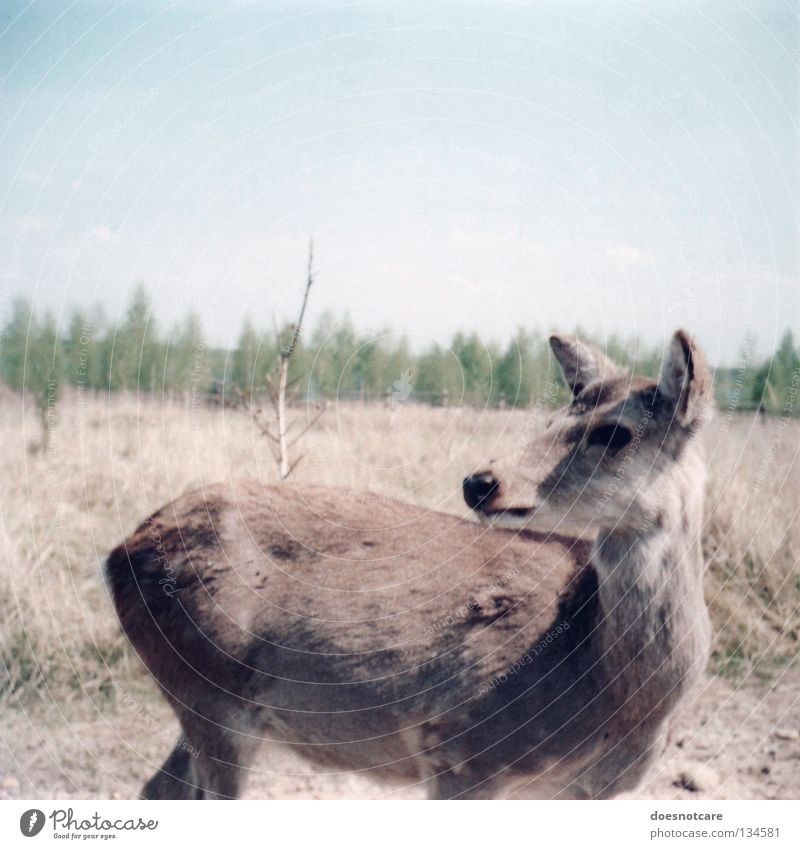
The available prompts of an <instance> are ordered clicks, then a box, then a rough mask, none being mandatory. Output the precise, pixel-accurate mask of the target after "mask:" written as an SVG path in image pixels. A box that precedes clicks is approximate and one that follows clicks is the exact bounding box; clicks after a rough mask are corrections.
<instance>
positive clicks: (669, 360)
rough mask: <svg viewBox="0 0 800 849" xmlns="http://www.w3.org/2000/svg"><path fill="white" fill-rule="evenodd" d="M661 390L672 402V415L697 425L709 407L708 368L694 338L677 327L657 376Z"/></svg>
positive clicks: (693, 425) (683, 422) (684, 423)
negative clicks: (659, 373) (673, 413)
mask: <svg viewBox="0 0 800 849" xmlns="http://www.w3.org/2000/svg"><path fill="white" fill-rule="evenodd" d="M658 388H659V389H660V390H661V394H662V395H664V396H665V397H666V398H668V399H669V400H670V401H672V402H673V403H674V404H675V419H676V421H678V422H679V423H680V424H682V425H684V426H685V427H696V426H698V425H699V424H701V423H702V421H703V420H704V419H705V418H706V417H707V415H708V413H709V412H710V409H711V397H712V385H711V372H710V371H709V370H708V366H707V365H706V360H705V357H704V356H703V352H702V351H701V350H700V349H699V348H698V347H697V345H696V344H695V341H694V339H692V337H691V336H690V335H689V334H688V333H687V332H686V331H685V330H679V331H677V333H676V334H675V335H674V336H673V337H672V340H671V341H670V344H669V351H668V352H667V356H666V358H665V359H664V363H663V365H662V366H661V375H660V377H659V378H658Z"/></svg>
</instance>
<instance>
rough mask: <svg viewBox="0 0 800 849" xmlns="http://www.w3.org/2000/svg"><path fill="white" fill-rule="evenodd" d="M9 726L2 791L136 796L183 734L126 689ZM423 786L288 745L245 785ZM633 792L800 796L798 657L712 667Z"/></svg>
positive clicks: (321, 791)
mask: <svg viewBox="0 0 800 849" xmlns="http://www.w3.org/2000/svg"><path fill="white" fill-rule="evenodd" d="M140 687H141V685H140ZM44 716H46V717H47V718H46V719H45V718H43V717H44ZM1 729H2V730H0V740H1V741H2V748H1V749H0V798H3V799H14V798H42V799H46V798H116V799H120V798H121V799H126V798H133V797H135V795H136V793H137V791H138V789H139V788H140V786H141V784H142V783H143V781H144V780H145V779H146V778H147V777H149V775H150V773H151V772H153V771H154V769H155V767H156V766H157V765H158V764H160V762H161V761H162V760H163V758H164V757H165V756H166V754H167V752H168V751H169V749H170V747H171V742H172V741H173V740H174V738H175V736H176V734H177V724H176V722H175V721H174V719H173V718H172V715H171V713H170V711H169V709H168V708H166V706H165V705H164V704H162V702H161V700H160V699H159V698H158V697H157V696H155V695H154V694H153V692H152V691H151V690H150V689H145V688H140V690H137V691H136V692H134V691H132V690H131V691H128V690H118V693H117V699H116V706H114V707H113V708H108V707H106V708H105V709H104V708H102V707H100V706H98V707H97V708H96V709H95V708H93V707H92V706H91V705H90V706H89V708H88V709H87V708H86V707H85V706H84V707H79V706H78V705H77V704H72V705H68V706H66V707H60V706H59V705H58V704H51V705H50V706H49V708H48V709H47V710H46V711H45V709H44V706H42V707H41V708H36V709H34V710H28V711H26V712H22V711H20V710H12V709H5V710H4V711H3V715H2V726H1ZM419 795H420V794H419V790H418V789H416V788H414V787H403V788H390V787H385V786H382V785H378V784H375V783H373V782H371V781H369V780H368V779H366V778H364V777H361V776H358V775H353V774H346V775H341V774H335V775H331V774H328V775H325V774H322V773H318V772H316V771H314V770H313V769H312V768H311V767H310V766H308V765H307V764H306V763H304V762H303V761H301V760H299V759H297V758H296V757H294V756H293V755H292V754H291V753H290V752H287V751H286V750H284V749H279V748H276V749H273V750H265V751H263V752H262V756H261V757H260V759H259V761H258V762H257V764H256V766H255V768H254V770H253V774H252V776H251V779H250V782H249V785H248V788H247V793H246V796H247V798H253V799H287V798H304V799H308V798H314V799H365V798H407V799H408V798H418V797H419ZM629 798H645V799H797V798H800V667H797V666H795V667H791V668H784V669H781V670H775V672H774V673H773V674H771V675H770V676H769V678H765V677H764V676H756V675H750V676H748V677H746V678H744V679H743V680H741V681H739V682H732V681H730V680H729V679H725V678H718V677H709V678H708V679H707V680H706V682H705V683H704V685H703V686H702V687H701V688H699V689H698V690H697V691H696V693H695V694H694V695H693V697H692V698H691V699H690V700H689V701H687V702H686V703H685V704H684V706H683V707H682V709H681V710H680V713H679V715H678V717H677V721H676V724H675V728H674V731H673V734H672V737H671V741H670V744H669V748H668V751H667V753H666V755H665V756H664V757H663V758H662V760H661V761H660V762H659V763H657V764H656V765H655V766H654V768H653V769H652V770H651V772H650V774H649V776H648V777H647V779H646V780H645V782H644V784H643V785H642V786H641V787H640V788H639V789H638V790H637V791H636V792H635V793H632V794H630V796H629Z"/></svg>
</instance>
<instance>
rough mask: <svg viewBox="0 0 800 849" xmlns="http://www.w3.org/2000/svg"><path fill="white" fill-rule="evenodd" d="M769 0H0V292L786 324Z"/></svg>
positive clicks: (422, 325)
mask: <svg viewBox="0 0 800 849" xmlns="http://www.w3.org/2000/svg"><path fill="white" fill-rule="evenodd" d="M799 48H800V18H798V9H797V6H796V4H793V3H791V2H789V0H787V2H779V1H778V2H771V0H764V2H745V3H740V2H736V0H724V2H715V0H712V2H692V3H685V2H679V0H659V2H627V3H621V2H606V0H595V1H594V2H589V1H588V0H557V1H556V2H539V0H531V2H515V3H511V2H508V3H507V2H491V3H490V2H480V3H479V2H463V1H462V2H443V1H442V0H433V2H431V0H426V2H400V0H396V1H395V2H358V3H351V2H335V0H329V2H324V3H323V2H320V3H301V2H263V3H260V2H219V3H216V2H215V3H203V2H182V3H167V2H133V1H132V2H125V3H114V2H80V3H67V2H32V3H25V2H22V3H17V2H15V0H3V2H2V4H0V320H3V319H4V318H5V317H6V316H7V314H8V310H9V308H10V305H11V303H12V301H13V298H14V297H15V296H16V295H19V294H24V295H27V296H28V297H29V298H31V300H32V301H33V303H34V305H35V306H36V307H37V308H39V309H41V310H45V309H50V310H52V311H53V312H54V313H55V314H56V315H57V316H59V317H63V318H64V320H65V321H66V319H67V317H68V315H69V313H70V311H71V310H72V309H73V308H74V307H86V308H89V307H91V306H92V305H93V304H95V303H98V304H101V305H102V307H103V309H104V311H105V314H106V316H107V317H108V320H109V321H112V322H113V321H114V320H116V319H117V317H118V315H119V314H120V311H121V310H122V309H124V305H125V303H126V301H127V299H128V297H129V295H130V292H131V289H132V288H133V287H134V286H135V285H136V284H137V283H139V282H143V283H144V285H145V286H146V287H147V289H148V291H149V292H150V294H151V296H152V297H153V301H154V313H155V315H156V317H157V319H158V321H159V323H160V324H161V325H162V326H169V325H171V324H172V323H173V322H174V321H176V320H177V319H179V318H181V317H182V316H184V315H185V314H186V313H187V311H188V310H189V309H193V310H194V311H195V312H196V313H197V314H198V315H199V317H200V318H201V320H202V322H203V325H204V328H205V332H206V335H207V339H208V342H209V344H212V345H232V344H234V343H235V339H236V337H237V335H238V332H239V329H240V327H241V323H242V321H243V319H244V318H245V317H249V318H251V319H252V320H253V321H254V322H255V324H256V325H257V326H259V327H263V328H265V329H269V328H271V327H272V320H273V316H276V317H277V319H278V320H279V321H280V320H284V319H288V318H291V317H292V316H293V315H294V314H295V313H296V312H297V308H298V304H299V300H300V298H301V295H302V286H303V282H304V275H305V265H306V260H307V250H308V240H309V238H310V237H311V236H313V239H314V245H315V270H316V278H315V279H316V283H315V287H314V289H313V290H312V297H311V303H310V307H309V314H308V315H309V319H310V321H311V322H312V323H313V322H314V321H315V319H316V318H318V317H319V316H320V315H321V314H322V313H323V312H325V311H333V312H334V313H335V314H336V315H338V316H344V315H345V314H348V315H349V316H350V317H351V318H352V320H353V322H354V323H355V325H356V327H357V328H358V329H359V330H362V331H365V332H371V331H374V332H376V333H377V332H380V331H381V330H382V329H383V328H386V327H388V328H391V329H392V330H394V331H397V332H402V333H405V334H408V335H409V336H410V338H411V340H412V342H413V343H414V344H415V345H416V346H420V347H425V346H427V345H428V344H430V343H431V342H432V341H436V342H439V343H443V344H446V343H447V341H448V340H449V339H450V337H451V336H452V334H453V333H454V331H456V330H457V329H459V328H465V329H468V330H472V329H474V330H477V331H478V332H480V333H481V335H482V336H484V337H485V338H487V339H490V338H491V339H496V340H498V341H500V342H503V341H505V340H508V339H509V338H511V336H512V335H513V334H514V332H515V331H516V329H517V328H518V327H525V328H528V329H532V330H537V331H539V332H542V333H545V332H548V331H550V330H553V329H557V330H559V331H562V332H569V331H571V330H574V329H575V328H576V327H577V326H580V327H582V328H585V329H587V330H589V331H591V332H593V333H595V334H597V335H599V336H600V337H604V336H607V335H609V334H612V333H615V334H618V335H621V336H623V337H633V336H636V337H638V338H640V339H642V340H643V341H645V342H647V343H648V344H659V343H661V342H663V341H664V340H665V339H667V338H668V337H669V335H670V334H671V333H672V331H674V330H675V329H676V328H677V327H686V328H687V329H689V330H690V331H692V332H693V333H695V334H696V335H697V337H698V339H699V341H700V342H701V344H702V345H703V346H704V347H705V348H706V350H707V354H708V356H709V359H710V360H711V361H712V362H714V363H717V364H728V365H735V364H736V363H737V362H738V360H739V358H740V356H741V352H742V346H743V343H744V341H745V337H746V336H747V335H748V334H751V335H752V337H753V338H754V340H755V342H754V350H753V351H752V352H749V353H752V354H753V355H754V356H764V355H766V354H768V353H769V352H770V351H771V350H772V349H774V347H775V345H776V343H777V340H778V339H779V338H780V336H781V335H782V333H783V332H784V331H785V329H786V328H787V327H790V328H791V329H792V330H793V331H794V332H795V334H796V336H797V337H798V338H800V258H799V256H798V250H799V246H800V241H799V240H798V185H800V144H798V142H799V141H800V135H798V118H799V117H800V110H799V108H798V107H799V106H800V70H799V69H798V56H800V50H799Z"/></svg>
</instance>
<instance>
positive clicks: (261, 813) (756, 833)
mask: <svg viewBox="0 0 800 849" xmlns="http://www.w3.org/2000/svg"><path fill="white" fill-rule="evenodd" d="M412 807H413V810H411V808H412ZM209 839H211V840H213V841H214V842H222V843H223V844H227V845H230V846H239V845H243V846H251V845H258V846H262V847H271V846H280V847H284V846H293V845H299V846H301V847H306V846H315V847H330V846H334V847H335V846H346V847H347V849H360V847H364V849H367V847H369V849H374V847H376V846H379V847H380V848H381V849H409V846H411V847H415V846H424V847H427V846H436V845H438V843H437V842H436V841H442V843H441V845H442V846H453V845H462V846H475V845H482V846H487V847H491V846H502V845H506V846H508V845H509V844H512V845H518V846H520V847H525V849H528V848H529V849H535V847H541V846H549V847H568V849H572V847H580V846H591V847H592V849H596V847H605V846H609V847H614V849H627V847H631V849H641V847H644V846H653V847H658V846H703V845H708V846H714V847H720V849H723V847H727V846H731V847H749V846H759V847H764V849H769V847H784V846H785V847H789V846H791V847H793V849H794V847H797V846H800V802H778V801H774V802H773V801H751V802H727V801H726V802H708V801H704V802H675V801H673V802H656V801H621V800H620V801H609V802H534V801H531V802H342V801H338V802H333V801H332V802H324V801H297V802H291V801H288V802H286V801H274V802H272V801H270V802H257V801H244V802H241V801H240V802H121V801H108V802H104V801H88V802H87V801H80V800H78V801H72V802H65V801H35V800H29V801H24V800H21V801H13V802H0V844H1V845H3V846H4V847H8V846H26V847H28V849H31V847H32V846H35V845H36V843H35V842H32V841H38V842H40V843H41V842H42V841H45V842H47V843H48V845H50V844H51V842H52V841H53V840H57V841H60V842H76V841H81V842H83V843H85V842H86V841H96V842H105V843H108V842H110V841H114V844H113V845H123V844H124V845H125V846H133V845H136V846H148V847H160V846H163V847H169V849H176V847H183V849H186V847H188V846H189V845H190V841H198V842H199V845H200V846H206V845H208V841H209Z"/></svg>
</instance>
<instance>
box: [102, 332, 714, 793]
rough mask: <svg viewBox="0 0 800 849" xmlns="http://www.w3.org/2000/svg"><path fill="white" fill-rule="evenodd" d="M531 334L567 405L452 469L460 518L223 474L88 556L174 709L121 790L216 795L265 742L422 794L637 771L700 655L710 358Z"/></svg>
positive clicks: (619, 785)
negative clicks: (106, 550)
mask: <svg viewBox="0 0 800 849" xmlns="http://www.w3.org/2000/svg"><path fill="white" fill-rule="evenodd" d="M550 347H551V350H552V353H553V355H554V357H555V359H556V360H557V361H558V363H559V364H560V367H561V371H562V373H563V377H564V381H565V383H566V386H567V388H568V389H569V391H570V392H571V399H570V401H569V403H567V404H566V405H565V406H563V407H562V408H560V409H557V410H554V411H553V412H552V415H550V414H548V416H547V420H546V421H539V422H537V423H536V424H537V426H536V427H534V428H531V429H530V431H531V432H530V433H528V434H526V436H525V439H524V440H523V441H522V442H521V443H520V445H519V446H518V448H517V450H516V452H515V453H514V454H512V455H511V456H509V457H507V458H506V459H505V460H503V459H499V460H492V461H490V462H488V463H486V464H485V465H484V466H482V467H481V468H479V469H478V470H476V471H475V472H474V473H473V474H470V475H469V476H468V477H466V478H465V479H464V480H463V483H462V485H461V486H462V490H463V497H464V500H465V502H466V506H467V507H468V508H469V512H467V511H465V515H462V516H457V515H449V514H446V513H442V512H436V511H432V510H428V509H424V508H422V507H419V506H415V505H412V504H407V503H403V502H401V501H397V500H392V499H388V498H383V497H370V498H364V499H358V498H353V497H352V493H350V492H349V491H345V490H340V489H336V488H329V487H321V486H313V485H301V484H299V483H295V482H293V481H292V480H289V481H283V482H281V483H279V484H272V485H267V484H263V483H260V482H258V481H253V480H249V481H248V480H242V481H229V482H224V483H220V484H218V485H214V486H211V487H208V488H206V489H205V490H203V491H199V492H192V493H189V494H186V495H183V496H181V497H179V498H177V499H176V500H174V501H173V502H172V503H170V504H168V505H167V506H165V507H164V508H162V509H161V510H159V511H158V512H157V513H155V514H154V515H152V516H151V517H149V518H148V519H147V520H146V521H145V522H144V523H143V524H142V525H141V526H140V527H139V529H138V530H137V531H136V532H135V533H134V534H133V535H132V536H131V537H130V538H129V539H127V540H126V541H125V542H124V543H123V544H122V545H120V546H119V547H118V548H116V549H115V550H114V551H113V552H112V553H111V554H110V556H109V558H108V560H107V564H106V576H107V580H108V584H109V588H110V593H111V596H112V598H113V602H114V604H115V607H116V611H117V614H118V617H119V620H120V623H121V626H122V629H123V631H124V633H125V634H126V635H127V638H128V640H129V641H130V643H131V645H132V646H133V648H134V649H135V651H136V652H137V653H138V655H139V657H140V658H141V660H142V661H143V663H144V665H145V666H146V668H147V670H148V671H149V673H150V675H152V677H153V679H155V682H156V683H157V685H158V687H159V689H160V691H161V693H162V694H163V696H164V697H165V698H166V700H167V702H168V703H169V705H170V706H171V707H172V709H173V710H174V712H175V714H176V716H177V718H178V720H179V723H180V726H181V736H180V738H179V739H178V741H177V743H176V745H175V747H174V749H173V750H172V752H171V753H170V754H169V755H168V756H167V758H166V760H165V761H164V763H163V765H162V766H161V767H160V768H159V769H158V770H157V771H156V773H155V775H153V777H152V778H150V779H149V781H147V783H146V784H145V785H144V788H143V790H142V791H141V797H142V798H144V799H204V798H210V799H229V798H237V797H240V796H241V795H242V793H243V789H244V787H245V783H246V779H247V777H248V775H249V774H250V773H251V772H252V771H253V770H254V769H255V768H256V767H255V766H254V764H255V763H256V757H257V754H258V752H259V750H260V749H261V748H262V746H264V744H267V745H268V746H286V747H289V748H291V749H292V750H293V751H294V752H295V753H296V754H298V755H300V756H301V758H304V759H305V760H307V761H308V762H310V763H312V764H314V765H316V766H317V767H321V768H325V769H326V770H329V771H334V772H349V771H358V772H359V773H361V774H362V775H364V776H367V777H369V778H372V779H374V780H375V781H378V782H388V783H390V784H394V785H402V786H403V787H405V788H411V787H414V788H416V789H417V791H419V792H422V793H423V794H424V795H426V796H427V798H431V799H489V798H539V799H542V798H546V799H606V798H612V797H614V796H616V795H618V794H620V793H622V792H625V791H630V790H633V789H635V788H636V787H637V786H638V785H639V784H640V782H641V781H642V780H643V777H644V775H645V774H646V772H647V769H648V767H649V766H650V765H651V764H652V762H653V761H654V760H655V759H656V758H657V757H658V756H659V755H660V753H661V752H662V751H663V748H664V746H665V740H666V735H667V732H668V729H669V726H670V717H672V716H673V714H674V711H675V708H676V707H677V705H678V704H679V703H680V702H681V700H682V699H683V698H684V697H685V695H686V694H687V692H689V690H690V689H691V688H692V686H694V685H695V683H696V682H697V681H698V680H699V679H700V678H701V676H702V675H703V674H704V670H705V668H706V665H707V662H708V657H709V650H710V649H709V646H710V624H709V616H708V611H707V608H706V605H705V602H704V597H703V571H704V563H703V556H702V551H701V541H700V534H701V529H702V521H703V520H702V516H703V490H704V468H705V467H704V460H703V453H702V448H701V445H700V442H699V439H698V434H699V433H700V430H701V428H702V425H703V423H704V421H705V420H706V419H707V417H708V411H709V407H710V400H711V376H710V372H709V369H708V367H707V365H706V363H705V360H704V357H703V355H702V353H701V351H700V350H699V348H698V347H697V345H696V343H695V342H694V340H693V339H692V337H691V336H690V335H689V334H688V333H686V332H684V331H678V332H676V333H675V334H674V336H673V337H672V339H671V341H670V342H669V344H668V348H667V351H666V353H665V357H664V361H663V363H662V367H661V372H660V375H659V377H658V379H657V380H652V379H648V378H643V377H636V376H632V375H631V374H629V373H628V371H627V370H626V369H624V368H622V367H621V366H619V365H617V364H616V363H614V362H612V361H611V360H610V359H609V358H608V357H606V356H605V354H604V353H603V352H602V351H601V350H600V349H599V348H596V347H594V346H592V345H589V344H588V343H586V342H584V341H581V340H579V339H577V338H573V337H568V336H561V335H554V336H552V337H551V338H550ZM476 520H477V521H476Z"/></svg>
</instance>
